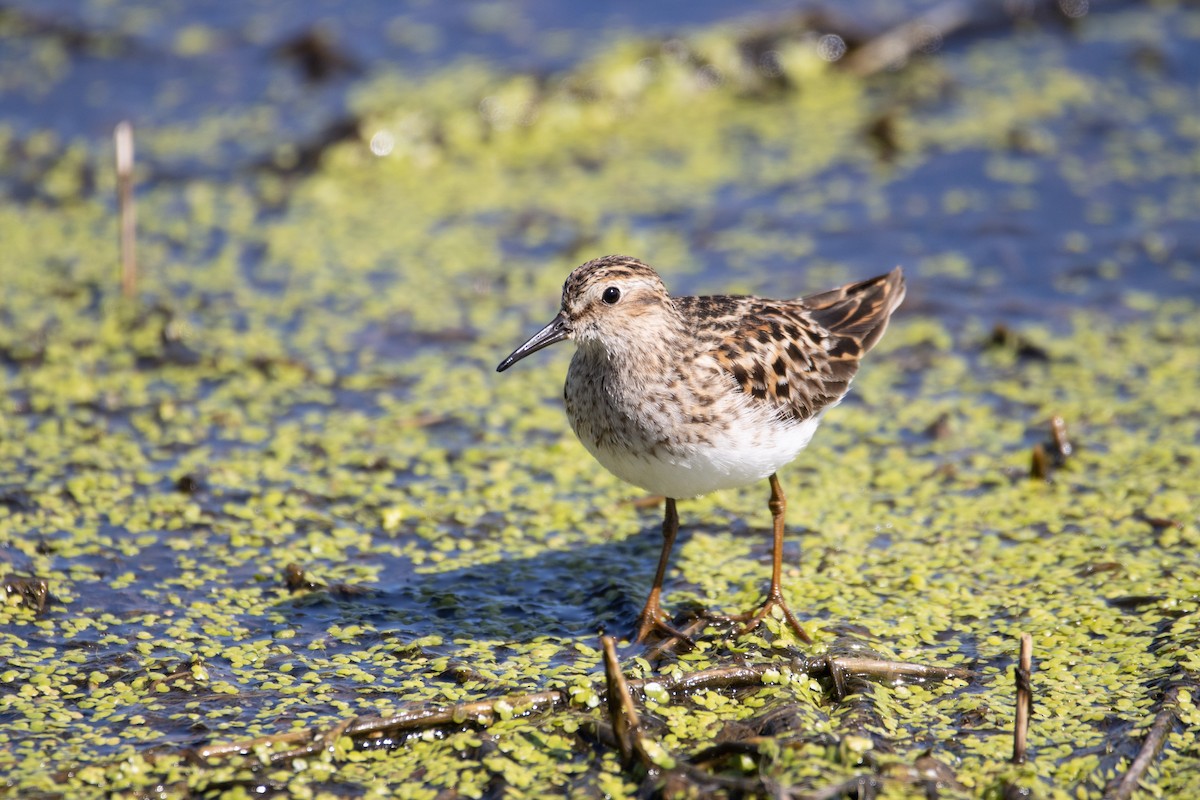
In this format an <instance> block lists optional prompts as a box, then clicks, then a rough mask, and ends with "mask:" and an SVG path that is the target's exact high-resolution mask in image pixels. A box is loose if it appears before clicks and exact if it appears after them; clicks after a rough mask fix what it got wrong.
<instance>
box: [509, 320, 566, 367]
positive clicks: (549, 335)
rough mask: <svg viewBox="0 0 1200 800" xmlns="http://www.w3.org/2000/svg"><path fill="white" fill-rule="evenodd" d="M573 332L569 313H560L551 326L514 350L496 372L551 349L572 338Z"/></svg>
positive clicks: (551, 322)
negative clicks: (538, 352) (568, 318)
mask: <svg viewBox="0 0 1200 800" xmlns="http://www.w3.org/2000/svg"><path fill="white" fill-rule="evenodd" d="M570 334H571V331H570V329H569V328H568V327H567V312H565V311H560V312H558V316H556V317H555V318H554V319H552V320H551V321H550V324H549V325H547V326H546V327H544V328H542V329H541V330H540V331H538V332H537V333H535V334H534V335H533V336H531V337H529V341H528V342H526V343H525V344H523V345H521V346H520V347H518V348H517V349H516V350H513V351H512V353H511V354H509V356H508V358H506V359H504V360H503V361H501V362H500V366H498V367H496V372H504V370H506V369H508V368H509V367H511V366H512V365H513V364H515V363H517V362H518V361H520V360H521V359H522V358H524V357H525V356H527V355H529V354H530V353H536V352H537V351H538V350H541V349H542V348H543V347H549V346H550V345H552V344H554V343H555V342H561V341H562V340H563V339H566V338H567V337H568V336H570Z"/></svg>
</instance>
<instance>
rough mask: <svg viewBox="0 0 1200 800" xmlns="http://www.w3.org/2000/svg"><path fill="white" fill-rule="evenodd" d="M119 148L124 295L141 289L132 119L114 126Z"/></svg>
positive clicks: (127, 295)
mask: <svg viewBox="0 0 1200 800" xmlns="http://www.w3.org/2000/svg"><path fill="white" fill-rule="evenodd" d="M113 141H114V143H115V144H116V150H117V204H118V207H119V210H120V217H121V294H123V295H125V297H133V296H134V294H135V293H136V292H137V206H136V205H134V201H133V126H132V125H130V124H129V122H128V120H122V121H121V122H119V123H117V127H116V128H115V129H113Z"/></svg>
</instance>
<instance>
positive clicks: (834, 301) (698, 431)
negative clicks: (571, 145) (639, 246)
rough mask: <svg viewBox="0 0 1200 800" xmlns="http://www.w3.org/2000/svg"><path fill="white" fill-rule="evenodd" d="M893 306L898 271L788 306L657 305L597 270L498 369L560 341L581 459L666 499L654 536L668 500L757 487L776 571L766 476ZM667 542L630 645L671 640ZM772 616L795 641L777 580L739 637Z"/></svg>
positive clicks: (646, 272)
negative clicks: (665, 614) (564, 343)
mask: <svg viewBox="0 0 1200 800" xmlns="http://www.w3.org/2000/svg"><path fill="white" fill-rule="evenodd" d="M903 299H904V278H903V276H902V275H901V272H900V269H899V268H897V269H894V270H892V271H891V272H890V273H888V274H887V275H881V276H879V277H876V278H872V279H870V280H866V281H862V282H861V283H854V284H850V285H847V286H843V287H841V288H839V289H834V290H832V291H828V292H822V293H820V294H814V295H809V296H807V297H803V298H800V299H797V300H765V299H762V298H758V297H729V296H712V297H671V296H670V295H669V294H668V293H667V290H666V287H665V286H664V284H663V282H662V279H661V278H659V276H658V274H657V273H656V272H655V271H654V270H653V269H651V268H650V267H649V266H647V265H645V264H643V263H641V262H640V261H638V260H637V259H634V258H629V257H627V256H606V257H604V258H598V259H596V260H594V261H589V262H588V263H586V264H583V265H582V266H580V267H577V268H576V269H575V270H574V271H573V272H572V273H571V274H570V276H568V278H567V280H566V283H565V284H564V285H563V295H562V310H561V312H560V313H559V315H558V317H556V318H555V320H554V321H553V322H551V323H550V325H547V326H546V327H545V328H544V329H543V330H542V331H540V332H539V333H537V334H536V335H535V336H534V337H533V338H532V339H530V341H529V342H527V343H526V344H524V345H522V346H521V347H520V348H518V349H517V350H516V351H514V352H513V354H512V355H511V356H509V357H508V358H507V359H505V361H504V362H502V363H501V365H500V367H499V369H500V370H504V369H507V368H508V367H509V366H511V365H512V364H513V363H515V362H516V361H518V360H520V359H521V358H524V357H525V356H526V355H529V354H530V353H532V352H534V351H535V350H538V349H540V348H542V347H544V346H546V345H548V344H552V343H554V342H556V341H561V340H562V339H568V338H569V339H573V340H574V341H575V343H576V346H577V350H576V352H575V356H574V358H573V359H572V361H571V367H570V370H569V371H568V373H567V381H566V387H565V390H564V398H565V402H566V411H567V417H568V419H569V420H570V421H571V425H572V427H573V428H574V429H575V432H576V434H577V435H578V436H579V438H580V441H582V442H583V444H584V446H585V447H587V449H588V451H589V452H591V453H592V455H594V456H595V457H596V458H597V460H599V461H600V463H601V464H603V465H604V466H605V467H606V468H608V469H609V470H610V471H611V472H613V473H614V474H615V475H617V476H618V477H620V478H622V479H624V480H626V481H628V482H630V483H633V484H635V485H637V486H641V487H642V488H644V489H646V490H648V491H650V492H653V493H655V494H663V495H665V496H666V497H668V498H670V499H668V501H667V502H668V513H667V519H668V522H669V521H670V519H671V518H672V516H673V511H674V498H680V497H692V496H695V495H699V494H705V493H707V492H710V491H714V490H716V489H723V488H731V487H735V486H742V485H745V484H747V483H751V482H753V481H757V480H762V479H764V478H768V477H769V478H770V479H771V485H772V498H773V499H772V503H773V506H772V513H773V514H774V515H775V519H776V526H777V534H776V535H777V549H776V559H777V561H778V559H779V558H780V553H779V548H780V547H781V539H782V507H783V497H782V491H781V490H780V489H779V487H778V482H777V481H776V479H775V477H774V473H775V471H776V470H777V469H779V468H780V467H782V466H783V465H785V464H787V463H788V462H790V461H791V460H792V459H793V458H795V457H796V455H797V454H799V452H800V451H801V450H802V449H803V448H804V447H805V446H806V445H807V444H808V441H809V439H810V438H811V437H812V434H813V432H814V431H815V430H816V426H817V424H818V422H819V420H820V417H821V415H822V413H823V412H824V411H825V410H827V409H828V408H830V407H832V406H834V405H836V404H837V403H838V402H839V401H840V400H841V399H842V397H843V396H844V395H845V394H846V391H847V390H848V389H849V386H850V381H851V379H852V378H853V377H854V375H855V373H856V372H857V371H858V365H859V361H860V359H861V358H862V356H863V355H864V354H865V353H866V352H867V351H869V350H870V349H871V348H872V347H873V346H874V345H875V344H876V343H877V342H878V341H879V339H880V337H881V336H882V335H883V333H884V331H885V330H886V328H887V323H888V320H889V318H890V317H891V314H892V312H893V311H894V310H895V309H896V307H897V306H899V304H900V302H901V301H902V300H903ZM776 505H778V509H779V510H778V513H776ZM666 528H667V525H666V524H664V534H666V532H667V531H666ZM673 538H674V534H673V533H672V534H670V535H669V536H667V539H668V543H667V545H666V547H665V548H664V553H663V559H662V560H661V561H660V574H659V577H658V579H657V580H656V584H655V591H654V592H652V594H651V601H649V602H648V603H647V606H646V610H645V611H643V616H642V629H641V634H640V635H642V636H644V635H645V634H646V633H647V631H648V630H650V629H663V628H664V627H665V628H666V629H667V630H668V631H670V630H671V629H670V628H669V627H668V626H666V625H665V623H664V622H663V621H662V619H661V611H660V610H659V609H658V599H657V592H658V587H659V584H661V577H662V576H661V572H662V569H663V567H664V566H665V558H666V552H667V551H668V550H669V547H670V544H669V542H670V540H672V539H673ZM773 605H780V606H782V607H783V610H784V613H785V615H786V616H787V618H788V621H789V622H790V623H791V624H792V626H793V627H794V628H795V629H796V630H797V632H798V633H800V634H801V635H803V631H802V630H801V629H800V627H799V624H798V623H797V622H796V621H795V619H794V618H793V617H792V616H791V613H790V611H788V610H787V607H786V604H784V603H783V600H782V596H781V595H780V594H779V590H778V566H777V567H776V575H775V576H774V578H773V580H772V589H771V594H770V595H769V597H768V601H767V603H766V604H765V605H764V607H763V609H762V610H761V611H760V612H759V613H758V614H757V616H755V617H754V619H753V620H751V623H752V624H753V623H757V621H758V620H759V619H761V617H762V614H763V613H765V612H766V610H767V609H768V608H769V607H771V606H773Z"/></svg>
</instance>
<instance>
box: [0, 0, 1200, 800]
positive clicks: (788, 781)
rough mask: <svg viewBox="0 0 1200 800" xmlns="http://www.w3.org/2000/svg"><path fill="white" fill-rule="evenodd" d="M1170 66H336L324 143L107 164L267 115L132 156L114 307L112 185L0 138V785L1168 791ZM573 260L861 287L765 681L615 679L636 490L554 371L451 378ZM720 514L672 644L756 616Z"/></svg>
mask: <svg viewBox="0 0 1200 800" xmlns="http://www.w3.org/2000/svg"><path fill="white" fill-rule="evenodd" d="M1168 32H1169V36H1170V37H1174V38H1173V39H1172V41H1175V42H1177V43H1178V42H1182V43H1183V44H1182V45H1180V46H1181V47H1182V48H1184V49H1186V48H1191V50H1189V51H1188V53H1190V52H1192V51H1200V47H1198V46H1197V44H1198V40H1200V11H1197V10H1196V9H1195V8H1194V7H1193V8H1189V7H1186V6H1183V7H1175V6H1172V5H1161V6H1157V7H1154V8H1146V9H1139V10H1133V11H1119V12H1112V13H1110V14H1108V15H1107V16H1102V15H1099V14H1094V15H1092V16H1091V17H1089V18H1088V19H1087V20H1086V21H1084V22H1081V23H1079V24H1078V25H1076V26H1075V27H1074V28H1072V29H1071V30H1070V31H1068V32H1066V33H1064V32H1062V31H1060V30H1058V29H1053V28H1050V29H1042V28H1038V27H1033V26H1031V27H1028V28H1026V29H1022V30H1019V31H1017V32H1005V34H1004V35H996V36H976V37H975V38H972V39H969V40H964V42H963V43H962V44H960V45H958V46H957V47H948V48H946V49H945V50H944V51H942V52H941V53H940V54H939V55H937V56H936V57H935V56H929V55H925V56H922V55H920V54H917V55H915V56H914V57H913V58H912V59H911V60H910V61H908V62H907V63H906V64H904V65H902V66H900V67H898V68H895V69H891V70H888V71H885V72H883V73H880V74H876V75H874V76H871V77H859V76H856V75H854V74H853V71H852V70H847V69H842V68H840V67H839V66H838V65H837V64H831V63H829V62H828V61H826V60H824V59H823V58H822V57H821V54H822V52H824V51H822V49H821V47H822V45H821V44H820V40H819V39H818V38H817V37H816V36H815V35H812V34H810V33H808V32H807V31H806V30H803V29H802V28H801V27H800V26H792V25H781V26H778V27H777V28H773V29H768V30H757V29H756V30H749V31H748V30H746V29H745V28H714V29H707V30H702V31H696V32H694V33H692V34H690V35H688V36H686V37H683V38H680V39H673V40H671V41H669V42H666V43H663V42H647V41H632V42H627V43H620V44H617V45H614V46H612V47H610V48H608V49H607V50H605V51H603V52H602V53H600V54H599V55H597V56H596V57H595V58H594V59H592V60H591V61H590V62H588V63H586V64H583V65H580V66H578V67H577V68H575V69H574V70H573V71H571V72H570V73H567V74H563V75H558V76H555V77H554V78H553V79H547V78H545V77H544V76H532V75H516V76H514V75H501V74H496V73H495V72H493V71H491V70H489V69H488V68H487V67H486V66H484V65H482V64H475V63H465V64H459V65H456V66H453V67H449V68H446V69H444V70H441V71H438V72H435V73H433V74H430V75H427V76H424V77H422V78H419V79H416V78H411V77H410V78H404V77H401V76H395V75H390V76H389V75H384V76H374V77H372V78H370V79H368V80H364V81H363V82H362V84H361V86H360V87H359V89H358V93H357V95H356V98H355V101H354V112H355V120H356V125H355V129H354V132H353V134H351V135H347V136H345V137H342V138H340V139H338V140H336V141H333V142H330V143H327V144H326V146H324V147H322V148H321V149H320V150H319V152H317V153H315V154H313V153H308V152H306V151H305V150H304V148H302V147H299V146H290V145H283V146H280V147H278V148H277V149H276V151H275V157H274V158H273V159H272V161H271V163H269V164H263V165H259V168H257V169H255V170H253V171H249V172H246V173H244V174H238V175H237V176H235V177H228V176H223V177H220V178H215V177H189V178H173V177H171V174H170V173H169V171H168V170H165V169H160V171H158V172H155V170H154V169H153V168H152V167H148V166H146V165H159V166H160V167H161V165H164V164H165V165H170V164H175V163H182V162H185V161H187V162H189V163H200V164H205V163H209V164H211V163H214V162H219V155H218V154H219V153H221V152H222V146H223V143H224V142H227V141H229V140H231V139H236V138H256V137H261V138H262V139H263V140H268V139H269V138H270V137H272V136H273V135H275V132H274V129H273V120H272V118H271V115H270V113H268V112H267V111H266V110H263V111H256V112H254V113H248V114H246V115H245V116H244V117H239V118H228V119H221V120H214V122H213V124H212V125H211V126H200V127H199V128H197V129H192V130H183V129H173V128H169V127H163V128H159V129H150V130H144V131H139V132H138V137H139V138H138V148H139V158H140V159H141V161H140V163H141V164H142V165H143V166H142V168H141V172H140V173H139V177H140V180H141V188H140V189H139V191H138V214H139V233H140V239H139V251H138V254H139V262H140V275H139V282H138V286H137V291H136V293H135V295H134V296H133V297H123V296H122V295H121V291H120V287H119V281H118V278H117V267H116V252H117V246H116V236H117V221H116V214H115V208H114V204H113V202H112V200H111V198H112V196H113V194H114V191H115V180H114V178H113V177H112V176H111V171H110V170H109V168H108V164H109V163H110V160H111V153H109V152H106V151H104V149H103V147H100V146H96V145H93V144H91V143H86V142H74V143H62V142H56V141H54V140H53V139H52V137H49V136H48V135H42V136H29V137H24V138H18V137H16V136H15V135H14V134H12V133H11V132H7V133H5V134H4V136H5V140H4V145H5V146H4V148H3V156H2V157H3V159H4V160H5V164H4V167H5V169H16V167H17V165H18V162H19V163H20V164H21V165H24V166H22V168H23V169H27V168H29V164H35V165H40V167H41V168H42V169H43V172H42V173H40V180H41V186H40V188H39V194H38V196H37V197H36V198H35V199H34V200H31V201H29V202H25V203H21V204H17V203H11V202H10V203H7V204H5V205H4V206H2V207H0V239H2V240H3V242H4V248H3V249H4V255H3V262H2V263H0V275H2V276H3V289H4V290H3V292H2V293H0V365H2V371H0V375H2V376H3V381H4V392H3V396H2V397H0V569H2V570H3V572H4V587H5V590H6V591H5V592H4V593H3V594H2V595H0V598H3V599H4V600H5V602H4V603H3V604H2V605H0V793H6V794H8V795H11V796H15V797H60V796H61V797H86V796H103V795H121V796H138V797H159V796H163V797H186V796H200V797H215V796H222V797H224V796H228V797H240V796H272V795H274V796H298V797H385V796H402V797H414V798H438V797H444V798H449V797H460V796H461V797H545V796H563V795H569V796H581V797H597V796H612V797H625V796H637V795H640V796H654V795H663V796H673V797H678V796H696V797H699V796H748V795H749V796H754V795H762V796H773V797H811V798H832V797H838V796H855V797H865V796H878V797H889V798H891V797H895V798H902V797H930V796H938V797H964V798H965V797H997V798H999V797H1041V798H1089V797H1097V798H1098V797H1103V796H1109V797H1129V796H1140V797H1194V796H1200V739H1198V736H1197V731H1200V711H1198V710H1197V707H1196V697H1197V690H1198V689H1200V615H1198V614H1197V611H1198V606H1200V559H1198V558H1197V556H1196V553H1197V547H1198V546H1200V501H1198V500H1197V498H1200V464H1198V463H1197V462H1198V461H1200V313H1198V311H1200V309H1198V308H1197V298H1196V295H1195V293H1194V288H1195V286H1196V285H1197V277H1196V276H1197V275H1198V274H1200V263H1198V262H1200V249H1198V248H1197V239H1196V238H1195V232H1194V231H1192V230H1191V228H1190V225H1192V224H1194V221H1195V220H1196V219H1197V218H1198V217H1200V193H1197V190H1196V187H1198V186H1200V117H1197V116H1196V109H1197V108H1200V90H1198V89H1197V88H1196V87H1197V84H1196V82H1195V81H1194V80H1192V79H1190V78H1188V74H1190V73H1189V72H1188V70H1189V69H1191V68H1193V67H1194V66H1195V64H1194V59H1193V61H1191V62H1189V61H1187V60H1186V59H1187V58H1191V56H1190V55H1187V54H1185V55H1179V54H1178V53H1174V54H1173V53H1172V52H1171V51H1169V49H1168V50H1167V51H1166V52H1160V51H1156V50H1154V48H1153V46H1152V43H1153V42H1154V41H1155V39H1156V37H1167V36H1168ZM1081 53H1082V55H1081ZM1113 53H1116V54H1119V55H1121V57H1122V58H1125V59H1126V60H1125V61H1121V60H1120V59H1117V60H1116V61H1113V60H1112V59H1110V58H1108V56H1109V55H1110V54H1113ZM1172 58H1175V59H1183V61H1181V62H1172V61H1171V59H1172ZM1098 63H1100V64H1103V65H1107V66H1097V64H1098ZM1113 64H1115V65H1116V66H1113ZM998 231H999V233H998ZM1189 236H1190V237H1191V238H1189ZM610 252H625V253H629V254H631V255H636V256H639V257H641V258H643V259H645V260H646V261H648V262H650V263H652V264H654V265H655V266H657V267H658V268H659V269H660V271H661V272H662V273H663V274H664V277H665V279H666V280H667V282H668V285H669V286H671V287H672V289H673V290H674V291H678V292H681V293H704V292H727V291H735V292H758V293H762V294H766V295H774V296H795V295H799V294H801V293H804V292H806V291H818V290H822V289H826V288H829V287H831V286H833V285H835V284H837V283H839V282H843V281H846V280H851V279H854V278H865V277H868V276H870V275H874V274H879V273H882V272H885V271H886V270H887V269H890V268H891V267H892V266H894V264H895V263H902V264H903V265H904V266H905V268H906V270H907V275H908V279H909V295H908V300H907V301H906V304H905V306H903V307H902V308H901V310H900V311H899V312H898V314H897V316H896V318H895V320H894V321H893V325H892V327H891V329H890V330H889V332H888V334H887V336H886V337H885V339H884V340H883V342H882V343H881V345H880V346H879V347H878V348H877V349H876V350H875V351H873V352H872V353H871V355H870V356H869V357H868V358H867V359H866V362H865V364H864V367H863V370H862V373H861V375H860V377H859V379H858V380H857V381H856V383H855V387H854V390H853V392H852V394H851V397H850V398H849V399H848V400H847V401H846V402H845V403H843V404H842V406H841V407H839V408H838V409H836V410H834V411H833V412H831V413H830V414H828V415H827V417H826V421H825V424H824V425H823V426H822V429H821V430H820V431H819V432H818V434H817V436H816V438H815V440H814V442H813V444H812V445H811V446H810V447H809V448H808V450H807V451H805V453H803V454H802V455H801V457H800V458H799V459H798V460H797V461H796V462H795V463H794V464H793V465H792V466H791V467H790V468H788V469H786V470H785V471H784V472H783V473H782V474H781V479H782V482H783V487H784V490H785V492H786V494H787V496H788V498H789V514H788V521H789V531H788V540H787V548H786V551H785V555H786V564H785V574H784V590H785V592H786V594H787V596H788V598H789V600H790V602H791V605H792V607H793V608H794V609H795V610H796V611H797V612H798V613H799V614H800V616H801V618H802V620H803V622H804V624H805V627H806V629H807V631H808V633H809V634H810V635H811V637H812V639H813V644H811V645H806V644H803V643H800V642H798V641H796V640H795V639H794V637H792V635H791V634H790V632H789V631H788V630H786V626H782V625H780V624H779V622H778V621H777V620H768V622H767V624H766V625H765V626H764V627H763V628H761V629H760V630H757V631H755V632H753V633H751V634H746V635H738V634H737V633H736V631H732V630H730V629H729V628H728V627H724V626H721V625H717V624H713V625H709V626H707V627H704V628H701V629H699V630H698V631H697V633H696V634H695V639H696V642H695V647H694V648H690V649H689V648H684V647H677V648H674V649H671V648H668V649H666V650H660V649H656V648H653V647H647V646H643V645H636V644H631V643H629V642H628V639H627V637H628V634H629V632H630V628H631V627H632V625H633V621H634V618H635V617H636V614H637V611H638V609H639V608H640V604H641V601H642V599H643V597H644V595H645V592H646V590H647V589H648V587H649V584H650V581H651V579H652V576H653V567H654V559H655V557H656V554H657V549H658V544H659V531H658V525H659V514H660V505H659V504H658V503H656V502H655V501H654V500H653V499H652V498H645V497H642V496H639V495H638V494H637V492H636V490H633V489H631V488H630V487H628V486H626V485H623V484H621V483H620V482H619V481H618V480H617V479H615V478H614V477H612V476H610V475H608V474H607V473H605V472H604V471H603V470H602V469H601V468H600V467H599V466H598V465H596V464H595V463H593V462H592V461H591V459H590V458H589V457H588V456H587V454H586V452H585V451H584V450H583V448H582V446H581V445H580V444H579V443H578V442H577V441H575V439H574V438H573V436H572V435H571V433H570V430H569V427H568V425H567V423H566V420H565V418H564V416H563V413H562V410H561V404H560V402H561V401H560V399H559V398H560V395H561V384H562V379H563V376H564V373H565V369H566V362H567V359H568V357H569V353H568V352H567V351H568V348H563V349H562V350H561V351H549V352H547V353H545V354H539V355H538V356H536V357H534V358H531V359H528V360H527V363H523V364H522V368H521V369H520V370H514V371H513V372H512V373H506V374H505V375H503V376H498V375H496V374H495V372H494V369H495V365H496V363H497V362H498V361H499V360H500V358H502V357H503V356H504V355H505V354H506V353H508V352H509V350H511V348H512V347H513V346H514V345H515V344H517V343H519V342H520V341H522V340H523V339H524V337H525V335H527V334H528V333H530V332H532V331H533V330H534V329H535V327H536V325H537V324H538V323H539V322H540V321H542V320H544V319H548V318H549V317H550V316H551V315H552V313H553V311H554V310H555V308H556V306H557V302H558V293H559V290H560V286H561V282H562V280H563V278H564V277H565V276H566V273H567V271H568V270H569V269H570V268H571V267H573V266H574V265H575V264H576V263H579V262H581V261H583V260H586V259H588V258H591V257H594V256H597V255H601V254H605V253H610ZM1014 276H1018V277H1017V278H1014ZM1018 278H1019V279H1018ZM1029 286H1034V287H1035V288H1036V291H1033V290H1030V289H1029V288H1028V287H1029ZM1189 290H1192V291H1189ZM998 323H1000V324H998ZM766 501H767V497H766V493H765V487H749V488H747V489H745V490H742V491H737V492H723V493H719V494H716V495H712V496H709V497H705V498H701V499H698V500H695V501H688V502H684V503H681V504H680V513H681V518H682V525H683V529H682V533H681V536H680V540H679V542H678V544H677V547H676V553H675V556H674V558H673V560H672V565H671V570H670V571H669V573H668V576H667V585H666V605H667V607H668V608H669V609H671V610H672V611H674V612H677V614H678V616H677V618H676V619H677V623H678V624H687V622H688V620H689V619H690V618H692V617H693V616H694V613H695V612H696V611H698V610H699V609H712V610H715V611H718V612H735V611H739V610H744V609H746V608H749V607H751V606H752V605H753V604H754V603H755V602H756V600H758V599H759V598H760V596H761V593H762V591H763V590H764V588H765V585H766V580H767V577H768V574H769V555H770V533H769V530H770V515H769V513H768V511H767V502H766ZM1026 633H1027V634H1029V635H1030V636H1031V637H1032V640H1033V666H1032V670H1031V672H1030V673H1029V676H1028V685H1029V687H1030V689H1031V691H1032V695H1033V705H1032V715H1031V720H1030V726H1029V732H1028V740H1027V750H1026V753H1025V758H1024V761H1023V763H1021V764H1014V763H1012V758H1011V757H1012V753H1013V746H1014V745H1013V738H1014V736H1013V730H1014V716H1015V713H1016V705H1017V701H1016V694H1017V684H1018V681H1016V680H1014V672H1013V668H1014V666H1016V665H1017V652H1018V643H1019V639H1020V636H1021V635H1022V634H1026ZM602 634H609V635H611V636H613V637H615V640H616V641H615V642H614V641H611V640H607V639H604V640H602V638H601V636H602ZM870 664H875V665H879V664H883V666H880V667H878V668H867V667H866V666H864V665H870ZM901 664H904V665H912V666H911V669H910V671H905V670H904V669H902V668H901V667H900V665H901ZM926 668H928V669H926ZM635 718H636V720H637V721H636V724H634V723H633V720H634V719H635Z"/></svg>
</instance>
